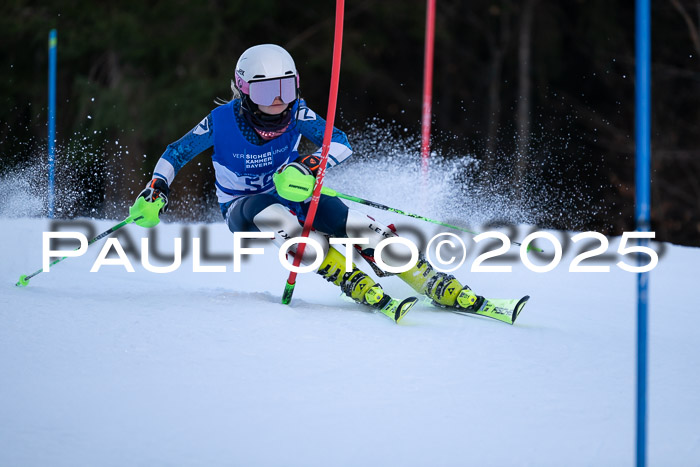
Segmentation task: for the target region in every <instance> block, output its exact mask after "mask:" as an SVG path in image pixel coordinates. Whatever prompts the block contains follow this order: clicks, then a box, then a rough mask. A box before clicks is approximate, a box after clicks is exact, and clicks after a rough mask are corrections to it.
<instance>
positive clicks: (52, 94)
mask: <svg viewBox="0 0 700 467" xmlns="http://www.w3.org/2000/svg"><path fill="white" fill-rule="evenodd" d="M57 43H58V38H57V34H56V30H55V29H52V30H51V32H49V121H48V127H49V136H48V152H49V186H48V204H49V206H48V211H49V212H48V214H49V218H53V215H54V203H55V200H56V196H55V186H54V182H55V180H54V178H55V162H56V153H55V150H56V45H57Z"/></svg>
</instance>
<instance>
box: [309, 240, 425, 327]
mask: <svg viewBox="0 0 700 467" xmlns="http://www.w3.org/2000/svg"><path fill="white" fill-rule="evenodd" d="M345 266H346V265H345V256H343V255H342V254H341V253H340V252H338V250H336V249H334V248H329V250H328V254H327V255H326V257H325V258H324V259H323V262H322V263H321V266H320V267H319V268H318V271H317V274H320V275H321V276H322V277H323V278H324V279H326V280H327V281H328V282H332V283H334V284H335V285H337V286H338V287H340V290H342V291H343V293H344V294H345V295H347V296H348V297H350V298H352V299H353V300H355V301H356V302H358V303H361V304H363V305H367V306H370V307H372V308H375V309H377V310H379V311H381V312H382V313H383V314H384V315H386V316H388V317H389V318H391V319H392V320H394V322H396V323H398V322H399V321H401V319H402V318H403V317H404V316H405V315H406V313H408V311H409V310H410V309H411V308H412V307H413V305H415V304H416V302H417V301H418V299H417V298H415V297H409V298H407V299H405V300H397V299H393V298H391V297H390V296H389V295H388V294H386V293H385V292H384V290H383V289H382V286H381V285H379V284H377V283H376V282H374V280H372V278H371V277H369V276H368V275H367V274H365V273H364V272H362V271H360V270H359V269H358V268H357V266H355V264H354V263H353V264H352V269H351V270H347V269H346V267H345Z"/></svg>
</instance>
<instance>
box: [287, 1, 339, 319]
mask: <svg viewBox="0 0 700 467" xmlns="http://www.w3.org/2000/svg"><path fill="white" fill-rule="evenodd" d="M344 9H345V1H344V0H336V2H335V36H334V38H333V67H332V68H331V89H330V93H329V95H328V115H327V116H326V128H325V131H324V133H323V147H322V149H321V164H320V166H319V169H318V175H317V176H316V185H315V186H314V192H313V195H312V196H311V205H310V206H309V212H308V213H307V214H306V221H304V229H303V231H302V233H301V236H302V238H307V237H308V236H309V232H310V231H311V226H312V225H313V223H314V218H315V217H316V210H317V209H318V202H319V200H320V199H321V188H323V178H324V177H325V175H326V164H327V163H328V151H329V150H330V147H331V137H332V136H333V125H334V123H335V108H336V103H337V101H338V82H339V81H340V55H341V51H342V49H343V13H344ZM305 247H306V243H299V245H298V246H297V251H296V254H295V255H294V262H293V263H292V264H293V265H294V267H295V268H297V267H299V264H301V258H302V256H303V255H304V249H305ZM296 281H297V273H296V272H294V271H291V272H290V273H289V278H288V279H287V283H286V284H285V286H284V293H283V294H282V303H283V304H285V305H287V304H289V302H290V301H291V300H292V295H293V294H294V287H295V285H296Z"/></svg>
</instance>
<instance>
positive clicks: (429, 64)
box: [421, 0, 435, 184]
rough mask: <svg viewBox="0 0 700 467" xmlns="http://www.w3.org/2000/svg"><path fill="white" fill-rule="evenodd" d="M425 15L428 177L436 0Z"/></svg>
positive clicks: (424, 163)
mask: <svg viewBox="0 0 700 467" xmlns="http://www.w3.org/2000/svg"><path fill="white" fill-rule="evenodd" d="M426 10H427V12H426V15H425V52H424V53H425V59H424V63H423V113H422V118H421V172H422V174H423V183H424V184H425V183H426V182H427V179H428V162H429V160H430V120H431V119H432V110H433V109H432V101H433V50H434V49H435V0H427V5H426Z"/></svg>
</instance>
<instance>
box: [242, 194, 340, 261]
mask: <svg viewBox="0 0 700 467" xmlns="http://www.w3.org/2000/svg"><path fill="white" fill-rule="evenodd" d="M253 224H255V226H256V227H257V228H258V229H260V231H261V232H272V233H273V234H274V235H275V236H274V238H273V239H272V241H273V243H274V244H275V245H277V246H278V247H281V246H282V244H283V243H284V242H286V241H287V240H289V239H292V238H295V237H301V232H302V230H303V227H302V226H301V225H300V224H299V220H298V219H297V217H296V216H295V215H294V214H292V213H291V212H289V210H288V209H287V208H285V207H284V206H282V205H281V204H272V205H270V206H268V207H266V208H265V209H263V210H262V211H260V212H259V213H258V214H257V215H256V216H255V217H254V218H253ZM309 238H310V239H313V240H315V241H317V242H318V243H319V244H320V245H321V251H320V252H319V254H320V255H321V258H325V257H326V255H327V254H328V240H327V239H326V237H324V236H323V235H321V234H320V233H318V232H316V231H314V230H312V231H311V232H309ZM298 245H299V244H298V243H297V244H295V245H292V246H291V247H290V248H289V250H288V251H289V253H292V254H295V253H296V249H297V246H298ZM315 259H316V249H315V248H313V247H312V246H311V245H306V247H305V248H304V256H303V257H302V258H301V263H302V264H303V265H305V266H307V265H309V264H312V263H313V262H314V260H315Z"/></svg>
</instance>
